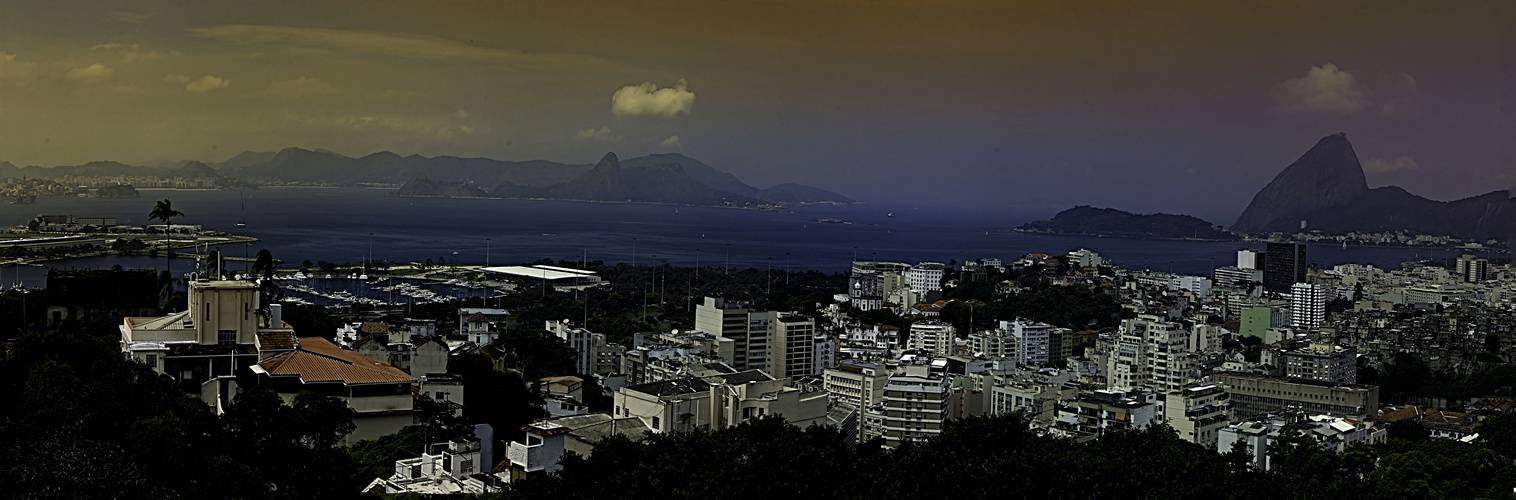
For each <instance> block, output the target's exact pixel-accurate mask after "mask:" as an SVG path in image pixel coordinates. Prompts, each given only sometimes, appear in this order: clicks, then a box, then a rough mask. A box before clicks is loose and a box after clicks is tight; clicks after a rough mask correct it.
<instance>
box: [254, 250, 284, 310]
mask: <svg viewBox="0 0 1516 500" xmlns="http://www.w3.org/2000/svg"><path fill="white" fill-rule="evenodd" d="M278 268H279V261H278V260H276V259H274V254H273V253H272V252H269V251H268V249H267V248H264V249H260V250H258V255H256V256H254V257H253V273H254V274H256V273H263V282H262V283H259V288H260V289H261V290H262V291H263V300H262V301H261V302H262V303H263V304H265V306H266V305H267V304H270V303H272V301H273V297H274V292H275V291H276V288H275V286H274V270H275V269H278Z"/></svg>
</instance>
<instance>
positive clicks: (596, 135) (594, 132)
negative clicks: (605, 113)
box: [574, 127, 626, 143]
mask: <svg viewBox="0 0 1516 500" xmlns="http://www.w3.org/2000/svg"><path fill="white" fill-rule="evenodd" d="M574 137H576V138H579V139H580V140H586V141H602V142H611V143H619V142H622V141H625V140H626V138H625V137H622V136H619V135H612V134H611V128H610V127H600V128H587V129H584V130H580V131H579V132H578V133H575V134H574Z"/></svg>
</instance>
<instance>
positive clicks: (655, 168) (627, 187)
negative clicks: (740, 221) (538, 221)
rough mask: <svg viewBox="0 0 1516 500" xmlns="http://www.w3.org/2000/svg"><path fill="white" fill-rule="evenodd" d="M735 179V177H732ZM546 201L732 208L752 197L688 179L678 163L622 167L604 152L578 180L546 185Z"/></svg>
mask: <svg viewBox="0 0 1516 500" xmlns="http://www.w3.org/2000/svg"><path fill="white" fill-rule="evenodd" d="M733 179H735V178H733ZM544 191H545V192H546V194H547V197H549V198H555V199H560V200H585V201H634V202H647V203H675V204H681V205H707V206H721V205H735V206H743V205H749V204H753V203H755V202H756V201H757V200H756V199H754V198H750V197H746V196H740V195H737V194H733V193H729V192H726V191H721V190H718V189H715V188H712V187H710V186H707V185H705V184H702V183H700V182H698V181H696V180H694V179H692V178H691V177H690V176H689V175H688V174H687V173H686V172H685V170H684V167H682V166H680V165H679V164H672V163H654V164H651V165H647V166H641V167H632V168H622V166H621V163H620V161H618V159H617V158H616V154H615V153H606V154H605V157H604V158H601V159H600V162H599V163H597V164H595V168H593V169H590V171H589V172H586V173H585V174H584V175H582V176H579V178H577V179H574V180H571V181H568V182H564V183H562V184H556V185H553V186H549V187H548V188H547V189H545V190H544Z"/></svg>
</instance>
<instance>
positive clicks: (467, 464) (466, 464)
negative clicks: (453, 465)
mask: <svg viewBox="0 0 1516 500" xmlns="http://www.w3.org/2000/svg"><path fill="white" fill-rule="evenodd" d="M458 469H459V471H461V472H463V473H464V474H469V473H472V472H474V461H473V460H470V459H467V458H465V459H463V464H462V465H460V466H459V467H458Z"/></svg>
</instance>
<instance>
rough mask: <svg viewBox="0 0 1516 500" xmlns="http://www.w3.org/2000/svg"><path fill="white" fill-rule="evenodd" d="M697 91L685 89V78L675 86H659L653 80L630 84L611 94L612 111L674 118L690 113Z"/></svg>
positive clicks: (618, 113)
mask: <svg viewBox="0 0 1516 500" xmlns="http://www.w3.org/2000/svg"><path fill="white" fill-rule="evenodd" d="M694 104H695V93H694V92H690V91H689V90H686V89H685V83H684V80H683V79H680V80H679V81H677V82H674V86H673V87H668V88H661V89H660V88H658V86H657V85H654V84H653V82H644V83H643V84H641V85H628V86H625V87H621V88H620V89H618V90H616V93H614V94H611V112H612V113H615V114H616V116H636V115H649V116H662V117H668V118H672V117H675V116H679V115H681V114H689V112H690V106H693V105H694Z"/></svg>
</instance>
